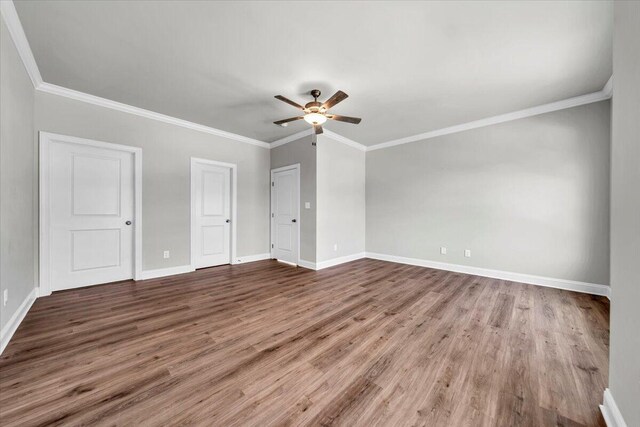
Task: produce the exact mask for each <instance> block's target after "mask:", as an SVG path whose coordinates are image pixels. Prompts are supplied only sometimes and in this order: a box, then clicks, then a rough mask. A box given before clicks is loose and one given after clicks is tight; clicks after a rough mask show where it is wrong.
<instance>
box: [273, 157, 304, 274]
mask: <svg viewBox="0 0 640 427" xmlns="http://www.w3.org/2000/svg"><path fill="white" fill-rule="evenodd" d="M290 169H295V170H296V171H297V172H298V173H297V174H296V175H297V177H298V206H297V207H296V219H297V220H298V221H297V223H296V227H297V228H298V243H297V244H298V260H297V261H296V264H297V265H300V223H301V222H302V220H301V219H300V203H302V201H301V199H300V163H294V164H292V165H289V166H282V167H281V168H275V169H271V183H270V188H271V191H270V194H271V203H270V208H271V209H270V212H269V217H270V218H269V220H270V224H271V232H270V233H269V234H270V235H269V240H271V243H270V249H269V251H270V254H271V258H272V259H273V258H274V254H273V252H274V247H273V245H274V236H273V233H274V231H275V228H276V226H275V220H276V219H275V216H274V214H273V190H274V186H273V182H274V181H273V174H274V173H277V172H282V171H286V170H290Z"/></svg>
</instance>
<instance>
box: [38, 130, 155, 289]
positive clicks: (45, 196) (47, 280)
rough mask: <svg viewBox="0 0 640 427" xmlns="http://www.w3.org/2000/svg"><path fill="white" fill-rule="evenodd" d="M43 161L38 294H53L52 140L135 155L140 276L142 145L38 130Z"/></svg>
mask: <svg viewBox="0 0 640 427" xmlns="http://www.w3.org/2000/svg"><path fill="white" fill-rule="evenodd" d="M39 140H40V162H39V175H40V180H39V181H40V182H39V194H40V200H39V206H38V209H39V215H40V227H39V230H40V235H39V247H40V250H39V258H40V278H39V288H40V289H39V295H40V296H44V295H51V276H50V275H51V265H50V259H49V255H50V253H49V252H50V250H49V241H50V234H49V231H50V230H49V227H50V211H49V208H50V200H49V185H48V184H49V183H50V182H51V180H50V179H49V172H50V170H49V166H50V165H49V146H50V144H51V142H52V141H53V140H59V141H62V142H66V143H72V144H81V145H85V146H91V147H97V148H106V149H109V150H117V151H124V152H127V153H132V155H133V165H134V166H133V168H134V169H133V176H134V178H133V186H134V196H133V198H134V201H133V205H134V218H133V226H134V236H133V252H134V257H133V279H135V280H139V279H140V277H141V274H142V148H139V147H132V146H130V145H122V144H112V143H110V142H102V141H95V140H92V139H86V138H77V137H75V136H67V135H59V134H55V133H50V132H42V131H41V132H39Z"/></svg>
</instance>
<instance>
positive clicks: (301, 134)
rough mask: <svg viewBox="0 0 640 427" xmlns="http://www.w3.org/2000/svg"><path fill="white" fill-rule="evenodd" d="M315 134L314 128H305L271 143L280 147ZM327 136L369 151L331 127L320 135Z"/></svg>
mask: <svg viewBox="0 0 640 427" xmlns="http://www.w3.org/2000/svg"><path fill="white" fill-rule="evenodd" d="M309 135H314V133H313V128H311V129H306V130H303V131H302V132H298V133H294V134H293V135H289V136H286V137H284V138H282V139H278V140H277V141H273V142H272V143H271V144H270V145H271V148H276V147H280V146H281V145H285V144H288V143H290V142H293V141H297V140H299V139H300V138H304V137H305V136H309ZM323 135H324V136H326V137H327V138H330V139H333V140H334V141H336V142H340V143H342V144H345V145H348V146H349V147H352V148H355V149H357V150H360V151H367V146H366V145H363V144H360V143H359V142H356V141H354V140H352V139H349V138H346V137H344V136H342V135H339V134H337V133H335V132H333V131H331V130H329V129H324V133H322V134H320V135H319V136H323Z"/></svg>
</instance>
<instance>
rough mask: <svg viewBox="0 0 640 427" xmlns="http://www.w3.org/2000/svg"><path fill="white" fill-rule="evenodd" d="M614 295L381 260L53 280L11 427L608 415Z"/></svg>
mask: <svg viewBox="0 0 640 427" xmlns="http://www.w3.org/2000/svg"><path fill="white" fill-rule="evenodd" d="M608 319H609V303H608V301H607V299H606V298H603V297H595V296H590V295H585V294H579V293H573V292H567V291H560V290H557V289H551V288H543V287H537V286H531V285H522V284H516V283H511V282H507V281H502V280H495V279H488V278H483V277H478V276H470V275H465V274H457V273H451V272H446V271H441V270H432V269H428V268H422V267H414V266H408V265H401V264H394V263H388V262H383V261H375V260H359V261H354V262H351V263H349V264H343V265H341V266H337V267H333V268H329V269H326V270H322V271H319V272H315V271H311V270H306V269H302V268H294V267H289V266H285V265H282V264H279V263H277V262H275V261H260V262H255V263H250V264H244V265H238V266H232V267H231V266H223V267H217V268H211V269H205V270H199V271H197V272H194V273H189V274H184V275H180V276H173V277H168V278H162V279H154V280H147V281H144V282H138V283H134V282H130V281H127V282H119V283H113V284H108V285H102V286H94V287H89V288H84V289H78V290H71V291H64V292H56V293H54V294H53V295H52V296H50V297H46V298H41V299H38V300H37V301H36V303H35V304H34V306H33V308H32V309H31V311H30V312H29V314H28V315H27V317H26V319H25V320H24V322H23V323H22V325H21V326H20V328H19V329H18V331H17V333H16V334H15V336H14V338H13V339H12V341H11V343H10V344H9V346H8V347H7V349H6V350H5V352H4V353H3V355H2V357H1V359H0V420H1V422H0V424H2V425H3V426H17V425H20V426H32V425H42V426H44V425H93V424H97V425H143V426H152V425H179V424H180V425H183V424H195V425H219V426H231V425H256V426H265V425H330V424H335V425H346V426H378V425H379V426H395V425H407V426H518V425H522V426H555V425H558V426H560V425H562V426H565V427H569V426H580V425H586V426H603V425H604V422H603V420H602V418H601V416H600V413H599V411H598V404H599V403H600V401H601V398H602V392H603V390H604V388H605V386H606V384H607V375H608V373H607V368H608V342H609V333H608V330H609V320H608Z"/></svg>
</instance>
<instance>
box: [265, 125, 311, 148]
mask: <svg viewBox="0 0 640 427" xmlns="http://www.w3.org/2000/svg"><path fill="white" fill-rule="evenodd" d="M309 135H313V128H309V129H305V130H303V131H301V132H297V133H294V134H293V135H289V136H285V137H284V138H281V139H277V140H275V141H273V142H272V143H270V144H269V146H270V148H276V147H280V146H281V145H284V144H288V143H290V142H293V141H297V140H298V139H300V138H304V137H305V136H309Z"/></svg>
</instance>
